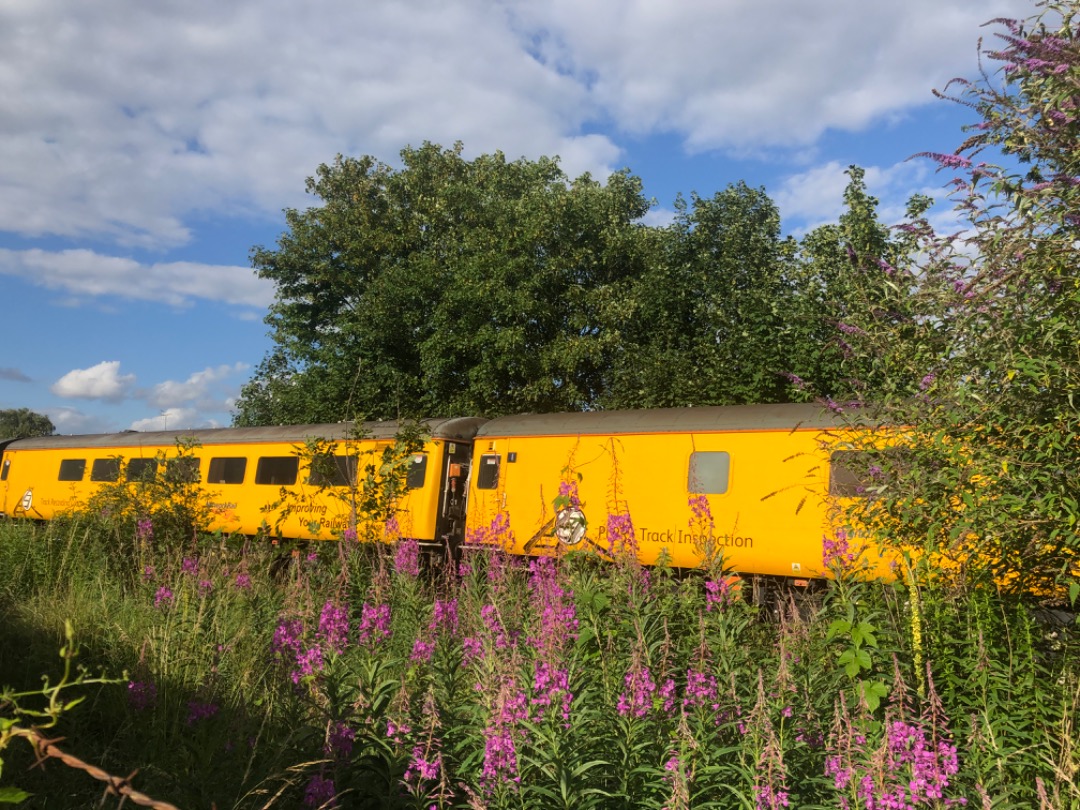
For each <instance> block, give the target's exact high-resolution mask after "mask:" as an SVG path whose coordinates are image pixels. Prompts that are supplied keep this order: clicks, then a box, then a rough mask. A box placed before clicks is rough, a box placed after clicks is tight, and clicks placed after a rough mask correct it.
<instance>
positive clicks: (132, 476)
mask: <svg viewBox="0 0 1080 810" xmlns="http://www.w3.org/2000/svg"><path fill="white" fill-rule="evenodd" d="M126 475H127V480H128V481H152V480H153V479H154V476H156V475H157V459H156V458H133V459H132V460H131V461H129V462H128V465H127V471H126Z"/></svg>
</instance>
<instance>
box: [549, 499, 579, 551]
mask: <svg viewBox="0 0 1080 810" xmlns="http://www.w3.org/2000/svg"><path fill="white" fill-rule="evenodd" d="M555 536H556V537H558V538H559V541H560V542H561V543H562V544H563V545H564V546H576V545H577V544H578V543H580V542H581V541H582V539H584V537H585V514H584V513H583V512H582V511H581V510H580V509H577V508H575V507H572V506H571V507H569V508H567V509H560V510H559V514H558V515H556V516H555Z"/></svg>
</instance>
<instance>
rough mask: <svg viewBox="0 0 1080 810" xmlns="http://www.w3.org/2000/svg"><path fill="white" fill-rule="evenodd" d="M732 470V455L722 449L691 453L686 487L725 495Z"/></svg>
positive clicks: (688, 489)
mask: <svg viewBox="0 0 1080 810" xmlns="http://www.w3.org/2000/svg"><path fill="white" fill-rule="evenodd" d="M730 472H731V456H730V455H728V454H727V453H726V452H724V451H722V450H721V451H706V452H700V453H691V454H690V471H689V473H688V474H687V476H686V489H687V491H688V492H695V493H701V494H705V495H723V494H724V493H725V492H727V488H728V475H729V473H730Z"/></svg>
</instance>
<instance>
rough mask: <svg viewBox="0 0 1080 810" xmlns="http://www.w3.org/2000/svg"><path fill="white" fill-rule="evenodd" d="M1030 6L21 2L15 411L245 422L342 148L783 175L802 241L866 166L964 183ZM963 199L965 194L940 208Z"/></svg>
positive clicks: (92, 424) (173, 422)
mask: <svg viewBox="0 0 1080 810" xmlns="http://www.w3.org/2000/svg"><path fill="white" fill-rule="evenodd" d="M1034 11H1035V6H1034V3H1033V2H1031V0H906V2H904V3H898V2H884V0H814V2H807V0H518V1H517V2H515V0H502V1H501V2H496V1H495V0H412V2H408V3H405V2H385V1H384V0H363V1H361V0H311V2H307V3H294V2H286V1H285V0H229V2H221V0H183V2H181V1H180V0H155V2H145V0H96V2H93V3H86V2H83V1H82V0H7V1H6V2H5V3H3V4H2V6H0V99H2V100H0V301H2V308H0V408H19V407H27V408H31V409H33V410H35V411H38V412H40V413H45V414H47V415H48V416H49V417H50V418H51V419H52V420H53V422H54V424H56V426H57V428H58V430H59V431H60V432H64V433H81V432H97V431H105V430H119V429H127V428H134V429H156V428H161V427H162V426H165V427H169V428H187V427H202V426H214V425H227V424H229V423H230V421H231V410H230V408H231V404H232V402H233V401H234V400H235V398H236V396H237V395H238V393H239V390H240V387H241V386H242V385H243V384H244V382H246V381H247V379H249V377H250V375H251V373H252V372H253V370H254V368H255V366H257V365H258V363H259V362H260V360H261V359H262V358H263V357H264V356H265V354H266V352H267V350H268V349H269V348H270V345H271V344H270V339H269V337H268V336H267V327H266V325H265V324H264V323H263V316H264V315H265V313H266V309H267V306H268V305H269V304H270V303H271V301H272V300H273V292H274V291H273V288H272V287H271V286H269V285H268V284H267V283H265V282H263V281H261V280H259V279H258V278H256V277H255V275H254V273H253V272H252V270H251V267H250V264H249V261H248V255H249V252H250V250H251V248H252V247H253V246H255V245H272V244H273V243H274V241H275V240H276V238H277V237H278V235H279V234H280V233H281V232H282V230H283V228H284V218H283V215H282V209H284V208H286V207H306V206H308V205H312V204H314V200H313V199H312V198H310V197H307V196H306V195H305V193H304V181H305V178H307V177H309V176H311V175H313V174H314V172H315V169H316V168H317V167H318V165H319V164H321V163H329V162H331V161H332V160H333V159H334V156H335V155H336V154H338V153H341V154H346V155H354V156H358V155H362V154H370V155H374V156H375V157H377V158H379V159H381V160H383V161H385V162H387V163H390V164H395V163H396V162H397V156H398V153H399V151H400V150H401V148H402V147H404V146H406V145H419V144H420V143H421V142H423V141H425V140H428V141H433V142H435V143H440V144H443V145H445V146H449V145H451V144H453V143H454V142H455V141H459V140H460V141H462V142H463V144H464V147H465V153H466V156H467V157H474V156H476V155H478V154H481V153H485V152H491V151H495V150H501V151H503V152H504V153H505V154H506V155H507V156H508V157H510V158H516V157H519V156H525V157H528V158H537V157H539V156H541V155H558V156H560V158H561V160H562V165H563V168H564V170H565V171H566V172H567V173H568V174H570V175H571V176H576V175H578V174H581V173H582V172H586V171H588V172H591V173H592V174H593V175H594V176H598V177H603V176H606V175H607V174H608V173H610V172H611V171H612V170H616V169H619V168H623V167H628V168H629V169H630V170H631V171H632V172H633V173H634V174H636V175H638V176H639V177H641V178H642V180H643V182H644V185H645V191H646V194H647V195H648V196H650V197H652V198H654V199H655V200H656V206H655V208H654V209H653V211H652V212H651V213H650V214H649V219H650V221H652V222H655V223H663V222H664V221H666V220H667V219H668V218H669V217H670V213H671V209H672V205H673V202H674V200H675V197H676V195H677V194H678V193H680V192H681V193H682V194H684V195H686V196H689V194H690V193H691V192H697V193H698V194H700V195H702V196H711V195H712V194H713V193H715V192H716V191H718V190H720V189H723V188H724V187H725V186H727V185H728V184H729V183H734V182H738V181H740V180H742V181H745V182H746V183H748V184H750V185H751V186H755V187H758V186H761V187H764V188H765V190H766V191H767V192H768V193H769V195H770V196H771V197H772V198H773V199H774V200H775V201H776V203H777V204H778V206H779V207H780V211H781V214H782V215H783V217H784V229H785V231H786V232H788V233H792V234H795V235H800V234H802V233H805V231H806V230H808V229H809V228H812V227H813V226H814V225H816V224H819V223H822V222H826V221H831V220H834V219H835V218H836V217H837V216H838V215H839V213H840V210H841V194H842V192H843V188H844V185H845V184H846V178H845V176H844V173H843V172H844V169H845V168H846V167H847V166H848V165H849V164H853V163H854V164H858V165H861V166H863V167H864V168H865V169H866V170H867V181H868V185H869V187H870V191H871V193H873V194H875V195H876V196H877V197H879V198H880V200H881V203H882V207H881V211H882V216H883V217H884V218H885V220H886V221H890V222H894V221H897V220H898V219H899V218H900V216H901V215H902V212H903V207H904V202H905V201H906V199H907V198H908V197H909V196H910V195H911V194H912V193H914V192H921V193H926V194H929V195H930V196H932V197H935V198H936V199H943V198H944V192H943V190H942V186H943V185H944V182H945V180H946V179H947V178H945V177H943V176H941V175H936V174H934V172H933V166H932V165H930V164H929V163H928V162H927V161H925V160H910V161H909V160H907V158H909V157H910V156H911V155H913V154H915V153H917V152H922V151H944V152H949V151H952V150H953V149H955V148H956V146H958V145H959V143H960V142H961V140H962V139H963V135H962V132H961V129H960V128H961V126H962V125H963V124H964V123H970V121H971V120H972V119H971V117H970V113H967V112H966V111H965V110H964V109H963V108H961V107H959V106H957V105H952V104H948V103H946V102H942V101H938V100H936V99H935V98H934V97H933V95H932V92H931V91H932V89H933V88H942V87H943V86H944V85H945V83H946V82H947V81H948V80H949V79H950V78H953V77H957V76H964V77H971V78H974V77H975V76H976V75H977V70H978V62H977V50H976V45H977V41H978V38H979V37H980V36H990V35H992V31H993V30H994V29H985V28H981V27H980V26H981V25H982V24H983V23H985V22H986V21H987V20H990V19H992V18H995V17H1002V16H1004V17H1014V18H1023V17H1028V16H1030V15H1031V14H1032V13H1034ZM937 216H938V217H940V218H941V219H942V220H943V221H944V220H947V219H948V218H949V216H950V214H949V212H948V208H947V206H945V205H943V206H942V208H941V209H940V211H939V212H938V213H937Z"/></svg>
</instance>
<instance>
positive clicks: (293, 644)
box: [270, 619, 304, 661]
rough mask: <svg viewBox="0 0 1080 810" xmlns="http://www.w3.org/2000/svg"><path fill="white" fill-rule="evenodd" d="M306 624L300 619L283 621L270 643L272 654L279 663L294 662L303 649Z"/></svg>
mask: <svg viewBox="0 0 1080 810" xmlns="http://www.w3.org/2000/svg"><path fill="white" fill-rule="evenodd" d="M303 635H304V623H303V622H301V621H300V620H299V619H281V620H279V621H278V626H277V627H276V628H275V630H274V638H273V640H272V641H271V642H270V652H271V653H272V654H273V656H274V658H276V659H277V660H279V661H284V660H290V661H291V660H294V659H295V657H296V656H297V655H298V654H299V652H300V650H301V649H302V647H303V641H302V639H303Z"/></svg>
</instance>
